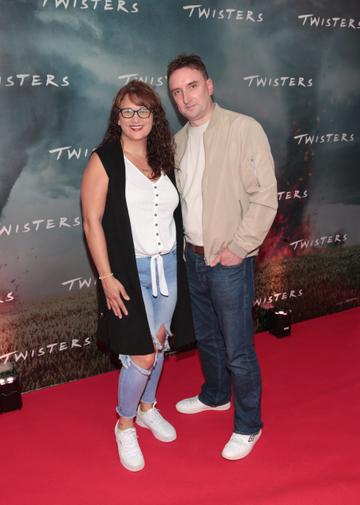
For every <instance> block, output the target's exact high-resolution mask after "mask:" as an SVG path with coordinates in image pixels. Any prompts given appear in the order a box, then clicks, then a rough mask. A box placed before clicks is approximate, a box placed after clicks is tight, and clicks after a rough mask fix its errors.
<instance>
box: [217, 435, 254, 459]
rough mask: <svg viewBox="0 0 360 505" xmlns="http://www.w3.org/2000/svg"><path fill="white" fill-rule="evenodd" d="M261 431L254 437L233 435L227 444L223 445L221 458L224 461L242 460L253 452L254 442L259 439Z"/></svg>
mask: <svg viewBox="0 0 360 505" xmlns="http://www.w3.org/2000/svg"><path fill="white" fill-rule="evenodd" d="M261 433H262V430H260V431H259V433H256V434H255V435H240V434H239V433H233V434H232V435H231V437H230V440H229V442H228V443H227V444H226V445H225V447H224V449H223V451H222V453H221V456H222V457H223V458H225V459H231V460H234V459H242V458H245V457H246V456H247V455H248V454H250V452H251V451H252V450H253V448H254V446H255V444H256V442H257V441H258V440H259V438H260V437H261Z"/></svg>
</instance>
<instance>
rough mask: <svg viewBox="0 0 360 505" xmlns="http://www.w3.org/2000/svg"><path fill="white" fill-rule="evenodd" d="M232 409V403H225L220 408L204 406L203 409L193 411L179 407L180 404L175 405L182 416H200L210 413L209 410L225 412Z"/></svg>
mask: <svg viewBox="0 0 360 505" xmlns="http://www.w3.org/2000/svg"><path fill="white" fill-rule="evenodd" d="M230 407H231V403H230V402H228V403H225V404H224V405H220V406H219V407H210V406H208V405H205V404H204V406H203V407H199V408H197V409H191V410H187V409H186V408H182V407H181V406H179V404H178V403H177V404H176V405H175V408H176V410H177V411H178V412H180V413H181V414H199V413H200V412H208V411H209V410H215V411H216V410H218V411H224V410H229V408H230Z"/></svg>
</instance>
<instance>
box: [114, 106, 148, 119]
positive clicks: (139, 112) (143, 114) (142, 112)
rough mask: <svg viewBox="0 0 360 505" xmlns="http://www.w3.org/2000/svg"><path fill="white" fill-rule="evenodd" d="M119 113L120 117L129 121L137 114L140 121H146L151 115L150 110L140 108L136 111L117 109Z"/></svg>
mask: <svg viewBox="0 0 360 505" xmlns="http://www.w3.org/2000/svg"><path fill="white" fill-rule="evenodd" d="M119 112H120V114H121V115H122V117H124V118H125V119H130V118H132V117H134V114H137V115H138V117H139V118H141V119H146V118H148V117H149V116H150V114H151V110H150V109H148V108H147V107H140V109H137V110H135V109H130V108H126V109H119Z"/></svg>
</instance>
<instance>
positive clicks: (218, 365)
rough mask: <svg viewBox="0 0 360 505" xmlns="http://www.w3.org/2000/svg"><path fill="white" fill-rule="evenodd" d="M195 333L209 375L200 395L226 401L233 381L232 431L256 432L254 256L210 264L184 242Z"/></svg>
mask: <svg viewBox="0 0 360 505" xmlns="http://www.w3.org/2000/svg"><path fill="white" fill-rule="evenodd" d="M185 256H186V265H187V272H188V279H189V287H190V295H191V303H192V310H193V318H194V327H195V337H196V342H197V347H198V350H199V354H200V359H201V364H202V368H203V372H204V376H205V383H204V384H203V386H202V388H201V392H200V394H199V399H200V400H201V401H202V402H203V403H205V404H206V405H209V406H219V405H223V404H224V403H227V402H228V401H229V400H230V396H231V386H232V387H233V398H234V407H235V415H234V431H235V433H241V434H243V435H251V434H254V433H257V432H258V431H259V430H260V429H261V428H262V422H261V411H260V401H261V376H260V369H259V364H258V360H257V357H256V353H255V349H254V342H253V321H252V304H253V298H254V258H246V259H245V260H244V261H243V262H242V263H241V264H240V265H237V266H231V267H226V266H222V265H220V264H218V265H216V266H215V267H210V266H207V265H206V263H205V260H204V258H203V256H201V255H199V254H196V253H195V252H193V251H192V250H191V249H190V248H189V247H187V248H186V252H185Z"/></svg>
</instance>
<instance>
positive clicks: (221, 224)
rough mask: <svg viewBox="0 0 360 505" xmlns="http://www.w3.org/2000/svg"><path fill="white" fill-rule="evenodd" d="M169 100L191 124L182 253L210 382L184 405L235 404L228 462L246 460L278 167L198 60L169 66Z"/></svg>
mask: <svg viewBox="0 0 360 505" xmlns="http://www.w3.org/2000/svg"><path fill="white" fill-rule="evenodd" d="M167 76H168V85H169V91H170V94H171V96H172V98H173V100H174V102H175V104H176V106H177V108H178V111H179V112H180V114H181V115H183V116H184V117H185V118H186V119H187V120H188V122H187V123H186V125H185V126H184V127H183V128H182V129H181V130H180V131H179V132H178V133H177V134H176V136H175V143H176V163H177V167H178V170H177V171H176V172H177V184H178V189H179V192H180V195H181V202H182V212H183V221H184V231H185V239H186V248H185V257H186V264H187V271H188V278H189V286H190V294H191V301H192V308H193V318H194V326H195V336H196V341H197V347H198V350H199V354H200V358H201V363H202V367H203V372H204V376H205V383H204V384H203V386H202V389H201V392H200V394H199V395H198V396H195V397H192V398H187V399H185V400H182V401H180V402H178V403H177V405H176V409H177V410H178V411H179V412H182V413H184V414H195V413H198V412H203V411H206V410H227V409H229V408H230V394H231V387H232V388H233V399H234V406H235V415H234V433H233V434H232V436H231V438H230V440H229V441H228V443H227V444H226V445H225V447H224V449H223V451H222V456H223V457H224V458H226V459H230V460H236V459H241V458H244V457H245V456H247V455H248V454H249V453H250V452H251V450H252V449H253V447H254V445H255V443H256V442H257V441H258V439H259V438H260V436H261V432H262V421H261V413H260V400H261V377H260V370H259V365H258V361H257V357H256V354H255V350H254V344H253V328H252V304H253V297H254V262H255V256H256V254H257V252H258V249H259V246H260V245H261V243H262V242H263V240H264V239H265V237H266V234H267V233H268V231H269V229H270V226H271V224H272V222H273V220H274V217H275V214H276V209H277V188H276V179H275V175H274V162H273V159H272V156H271V151H270V146H269V143H268V140H267V137H266V135H265V133H264V131H263V129H262V127H261V126H260V125H259V123H257V122H256V121H255V120H254V119H253V118H251V117H249V116H245V115H243V114H239V113H236V112H233V111H229V110H225V109H223V108H221V107H219V105H217V104H215V103H214V102H213V99H212V95H213V83H212V80H211V79H209V76H208V73H207V70H206V67H205V65H204V63H203V61H202V60H201V58H200V57H199V56H197V55H195V54H190V55H186V54H181V55H179V56H178V57H177V58H175V59H174V60H173V61H171V62H170V64H169V66H168V74H167Z"/></svg>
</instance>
